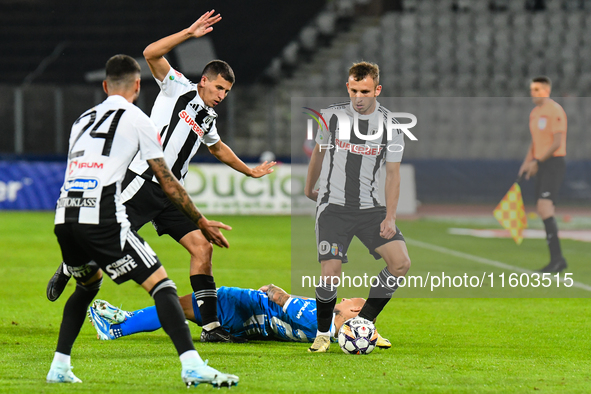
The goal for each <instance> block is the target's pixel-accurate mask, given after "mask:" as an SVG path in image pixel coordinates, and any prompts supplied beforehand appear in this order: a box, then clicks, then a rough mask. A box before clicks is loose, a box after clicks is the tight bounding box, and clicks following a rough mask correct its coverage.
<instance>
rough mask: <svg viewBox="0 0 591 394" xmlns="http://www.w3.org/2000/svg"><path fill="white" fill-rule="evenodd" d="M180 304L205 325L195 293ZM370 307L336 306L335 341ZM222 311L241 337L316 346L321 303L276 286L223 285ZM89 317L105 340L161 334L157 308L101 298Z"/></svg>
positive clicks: (349, 302)
mask: <svg viewBox="0 0 591 394" xmlns="http://www.w3.org/2000/svg"><path fill="white" fill-rule="evenodd" d="M179 300H180V303H181V306H182V307H183V311H184V312H185V317H186V318H187V319H188V320H190V321H192V322H194V323H197V324H198V325H199V326H201V325H202V322H201V316H200V313H199V308H198V307H197V301H196V298H195V295H194V293H193V294H187V295H185V296H183V297H180V298H179ZM364 304H365V300H364V299H363V298H350V299H346V298H343V301H341V302H340V303H338V304H336V306H335V308H334V315H333V322H332V324H331V334H332V335H333V337H335V336H336V334H337V333H338V331H339V329H340V328H341V326H342V325H343V323H344V322H345V321H347V320H349V319H351V318H353V317H356V316H357V314H358V313H359V311H360V310H361V308H362V307H363V305H364ZM217 307H218V316H219V319H220V323H221V325H222V327H223V328H224V329H225V330H226V331H227V332H229V333H230V334H232V335H235V336H237V337H241V338H249V339H269V340H276V341H289V342H313V341H314V338H315V337H316V331H317V329H318V324H317V320H316V300H314V299H307V298H303V297H295V296H291V295H289V294H287V293H286V292H285V291H284V290H283V289H281V288H280V287H277V286H275V285H272V284H270V285H266V286H263V287H261V288H260V289H259V290H252V289H241V288H238V287H220V288H219V289H217ZM88 315H89V318H90V321H91V323H92V324H93V326H94V327H95V329H96V331H97V333H98V338H99V339H102V340H111V339H116V338H119V337H123V336H127V335H132V334H136V333H138V332H149V331H155V330H157V329H159V328H160V327H161V325H160V321H159V320H158V315H157V314H156V310H155V308H154V307H148V308H144V309H140V310H137V311H133V312H127V311H124V310H122V309H120V308H117V307H114V306H113V305H111V304H109V303H108V302H106V301H103V300H96V301H95V302H94V303H93V305H92V306H91V307H90V308H89V310H88ZM377 346H378V347H380V348H389V347H391V344H390V342H389V341H388V340H387V339H384V338H382V337H381V336H379V337H378V344H377Z"/></svg>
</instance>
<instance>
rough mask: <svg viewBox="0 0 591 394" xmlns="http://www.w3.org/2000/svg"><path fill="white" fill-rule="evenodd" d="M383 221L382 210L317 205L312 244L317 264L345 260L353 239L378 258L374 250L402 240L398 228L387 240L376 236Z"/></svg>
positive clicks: (378, 234) (382, 208)
mask: <svg viewBox="0 0 591 394" xmlns="http://www.w3.org/2000/svg"><path fill="white" fill-rule="evenodd" d="M385 218H386V208H385V207H377V208H370V209H355V208H353V209H352V208H347V207H342V206H340V205H334V204H327V205H321V206H319V207H318V208H317V211H316V244H317V247H318V261H323V260H333V259H336V260H341V261H342V262H343V263H346V262H347V261H348V259H347V250H348V249H349V245H350V244H351V240H352V239H353V236H355V237H357V238H359V240H360V241H361V242H362V243H363V244H364V245H365V247H367V249H368V250H369V253H370V254H371V255H372V256H373V257H374V258H375V259H376V260H378V259H380V258H381V256H380V254H379V253H377V252H376V251H375V249H376V248H378V247H380V246H382V245H385V244H387V243H388V242H392V241H404V237H403V236H402V233H401V232H400V229H399V228H398V227H396V235H394V237H392V238H390V239H385V238H382V237H381V236H380V224H381V223H382V222H383V221H384V219H385Z"/></svg>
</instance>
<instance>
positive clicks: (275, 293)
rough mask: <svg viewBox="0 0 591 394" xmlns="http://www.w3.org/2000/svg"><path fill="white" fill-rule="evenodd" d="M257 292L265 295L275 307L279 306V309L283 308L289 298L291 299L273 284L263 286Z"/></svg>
mask: <svg viewBox="0 0 591 394" xmlns="http://www.w3.org/2000/svg"><path fill="white" fill-rule="evenodd" d="M259 290H260V291H264V292H265V293H267V296H268V297H269V299H270V300H271V301H273V302H274V303H276V304H277V305H279V306H280V307H283V306H284V305H285V303H286V302H287V300H289V298H290V297H291V296H290V295H289V294H287V292H286V291H285V290H283V289H282V288H281V287H279V286H275V285H274V284H269V285H265V286H263V287H261V288H260V289H259Z"/></svg>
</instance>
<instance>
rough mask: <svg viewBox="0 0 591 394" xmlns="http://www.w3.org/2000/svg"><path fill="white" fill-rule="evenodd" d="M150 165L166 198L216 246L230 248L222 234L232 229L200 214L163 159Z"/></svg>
mask: <svg viewBox="0 0 591 394" xmlns="http://www.w3.org/2000/svg"><path fill="white" fill-rule="evenodd" d="M148 165H149V166H150V168H151V169H152V171H154V175H155V176H156V179H158V182H159V183H160V186H161V187H162V190H163V191H164V193H165V194H166V196H167V197H168V198H169V199H170V201H172V203H173V204H174V205H176V206H177V208H178V209H180V210H181V211H182V212H183V213H184V214H185V215H187V216H188V217H189V219H191V220H192V221H193V222H194V223H195V224H196V225H198V226H199V229H200V230H201V232H202V233H203V236H204V237H205V238H206V239H207V240H208V241H209V242H211V243H213V244H214V245H217V246H219V247H222V248H229V247H230V244H229V243H228V240H227V239H226V237H224V235H223V234H222V232H221V231H220V229H221V228H223V229H224V230H232V227H230V226H228V225H226V224H223V223H221V222H216V221H210V220H207V219H206V218H205V216H203V215H202V214H201V212H199V210H198V209H197V207H196V206H195V204H193V201H191V198H190V197H189V195H188V194H187V192H186V190H185V188H184V187H183V186H182V185H181V184H180V183H179V181H178V180H177V179H176V177H175V176H174V175H173V174H172V172H170V169H169V168H168V165H167V164H166V162H165V161H164V159H163V158H158V159H151V160H148Z"/></svg>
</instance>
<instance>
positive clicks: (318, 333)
mask: <svg viewBox="0 0 591 394" xmlns="http://www.w3.org/2000/svg"><path fill="white" fill-rule="evenodd" d="M316 336H317V337H330V331H327V332H320V331H318V330H316Z"/></svg>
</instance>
